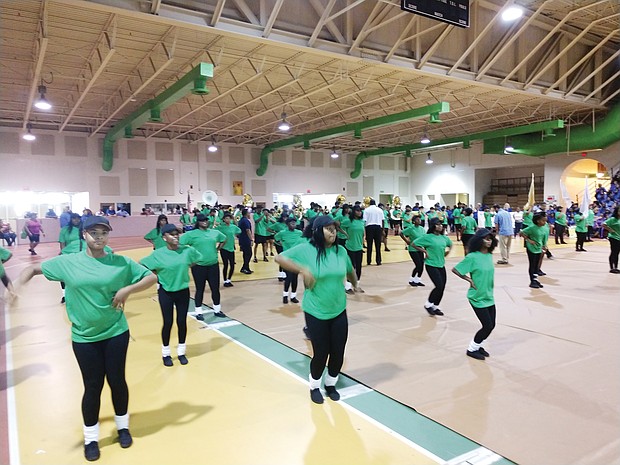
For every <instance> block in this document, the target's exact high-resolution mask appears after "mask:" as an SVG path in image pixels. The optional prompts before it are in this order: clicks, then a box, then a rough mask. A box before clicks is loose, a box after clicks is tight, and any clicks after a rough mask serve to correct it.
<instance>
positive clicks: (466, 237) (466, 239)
mask: <svg viewBox="0 0 620 465" xmlns="http://www.w3.org/2000/svg"><path fill="white" fill-rule="evenodd" d="M472 237H474V235H473V234H461V241H462V242H463V250H464V251H465V254H466V255H467V244H469V240H470V239H471V238H472Z"/></svg>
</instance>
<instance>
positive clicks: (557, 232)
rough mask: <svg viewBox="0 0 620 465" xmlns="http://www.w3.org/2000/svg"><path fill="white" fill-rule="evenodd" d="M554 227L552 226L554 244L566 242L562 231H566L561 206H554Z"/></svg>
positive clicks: (564, 216) (564, 214)
mask: <svg viewBox="0 0 620 465" xmlns="http://www.w3.org/2000/svg"><path fill="white" fill-rule="evenodd" d="M554 215H555V228H553V234H554V237H555V243H556V244H566V242H565V241H564V233H565V232H566V213H564V212H563V211H562V207H561V206H559V207H556V209H555V214H554Z"/></svg>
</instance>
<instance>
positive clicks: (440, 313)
mask: <svg viewBox="0 0 620 465" xmlns="http://www.w3.org/2000/svg"><path fill="white" fill-rule="evenodd" d="M433 312H434V313H435V315H438V316H443V312H442V311H441V309H440V308H439V307H433Z"/></svg>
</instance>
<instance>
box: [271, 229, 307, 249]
mask: <svg viewBox="0 0 620 465" xmlns="http://www.w3.org/2000/svg"><path fill="white" fill-rule="evenodd" d="M274 239H275V240H276V241H278V242H279V243H280V244H282V250H288V249H292V248H293V247H295V246H296V245H297V244H300V243H302V242H303V241H305V239H304V238H303V234H302V232H301V231H300V230H299V229H293V230H292V231H291V230H290V229H288V228H286V229H285V230H284V231H280V232H278V233H276V235H275V237H274Z"/></svg>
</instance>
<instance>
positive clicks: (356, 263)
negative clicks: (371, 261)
mask: <svg viewBox="0 0 620 465" xmlns="http://www.w3.org/2000/svg"><path fill="white" fill-rule="evenodd" d="M347 253H348V254H349V258H350V259H351V263H352V264H353V269H354V270H355V276H357V279H358V280H359V279H360V278H361V277H362V255H364V253H363V251H362V250H349V249H347Z"/></svg>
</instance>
